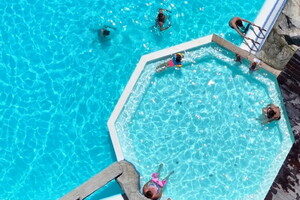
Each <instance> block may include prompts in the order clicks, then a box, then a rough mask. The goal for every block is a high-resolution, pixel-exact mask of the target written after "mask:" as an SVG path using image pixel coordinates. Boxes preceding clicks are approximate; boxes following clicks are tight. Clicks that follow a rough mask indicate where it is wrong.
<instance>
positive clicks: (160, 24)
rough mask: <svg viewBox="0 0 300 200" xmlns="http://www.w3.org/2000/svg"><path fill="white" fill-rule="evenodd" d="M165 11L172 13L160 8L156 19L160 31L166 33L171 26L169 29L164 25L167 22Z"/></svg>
mask: <svg viewBox="0 0 300 200" xmlns="http://www.w3.org/2000/svg"><path fill="white" fill-rule="evenodd" d="M164 11H167V12H171V11H169V10H167V9H163V8H160V9H159V10H158V15H157V18H156V25H157V26H158V27H159V30H160V31H165V30H167V29H168V28H170V27H171V24H169V25H168V26H167V27H164V24H165V22H166V16H165V14H164Z"/></svg>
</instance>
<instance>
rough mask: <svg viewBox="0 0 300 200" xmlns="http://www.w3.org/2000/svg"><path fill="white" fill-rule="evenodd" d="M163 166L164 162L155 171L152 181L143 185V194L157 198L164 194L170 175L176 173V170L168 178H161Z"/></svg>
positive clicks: (150, 197) (153, 199) (153, 198)
mask: <svg viewBox="0 0 300 200" xmlns="http://www.w3.org/2000/svg"><path fill="white" fill-rule="evenodd" d="M162 167H163V164H160V165H159V167H158V170H157V172H156V173H153V174H152V178H151V179H150V181H148V182H147V183H146V184H145V185H144V186H143V194H144V196H145V197H147V198H149V199H152V200H157V199H159V198H160V197H161V196H162V193H163V188H164V187H165V185H166V184H167V182H168V179H169V177H170V176H171V175H172V174H173V173H174V171H172V172H171V173H169V175H168V176H167V177H166V178H164V179H163V180H160V179H159V175H160V170H161V169H162Z"/></svg>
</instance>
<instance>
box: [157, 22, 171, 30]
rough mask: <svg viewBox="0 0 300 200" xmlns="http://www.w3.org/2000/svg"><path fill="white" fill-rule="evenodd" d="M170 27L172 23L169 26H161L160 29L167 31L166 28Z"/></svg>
mask: <svg viewBox="0 0 300 200" xmlns="http://www.w3.org/2000/svg"><path fill="white" fill-rule="evenodd" d="M170 27H171V24H170V25H169V26H167V27H163V26H159V30H160V31H165V30H167V29H168V28H170Z"/></svg>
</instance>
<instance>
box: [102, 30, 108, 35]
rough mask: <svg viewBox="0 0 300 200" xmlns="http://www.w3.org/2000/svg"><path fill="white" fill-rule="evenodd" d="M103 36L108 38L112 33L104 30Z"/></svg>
mask: <svg viewBox="0 0 300 200" xmlns="http://www.w3.org/2000/svg"><path fill="white" fill-rule="evenodd" d="M102 34H103V36H108V35H109V34H110V31H108V30H106V29H104V30H103V32H102Z"/></svg>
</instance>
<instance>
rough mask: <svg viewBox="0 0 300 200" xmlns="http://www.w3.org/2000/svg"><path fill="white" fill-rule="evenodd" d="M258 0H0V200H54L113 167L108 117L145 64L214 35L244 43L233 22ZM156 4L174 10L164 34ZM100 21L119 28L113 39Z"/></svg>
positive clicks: (251, 12) (250, 14)
mask: <svg viewBox="0 0 300 200" xmlns="http://www.w3.org/2000/svg"><path fill="white" fill-rule="evenodd" d="M262 4H263V1H260V0H256V1H253V2H251V3H249V2H248V3H245V2H244V1H242V0H239V1H234V2H233V1H228V2H225V1H222V2H221V1H217V0H213V1H211V0H210V1H208V0H205V1H201V2H195V1H191V2H189V1H183V2H179V3H178V2H177V1H163V2H161V1H147V2H144V1H133V0H130V1H126V2H124V1H121V0H119V1H108V0H106V1H91V0H84V1H71V0H62V1H43V0H41V1H32V0H26V1H25V0H21V1H19V0H18V1H17V0H12V1H1V2H0V11H1V13H3V14H2V15H1V17H0V20H1V24H2V26H1V27H0V32H1V35H0V38H1V40H0V44H1V47H2V52H1V55H0V58H1V61H0V71H1V73H0V88H1V91H2V92H1V95H0V98H1V106H0V109H1V110H0V111H1V112H0V118H1V121H0V123H1V125H0V129H1V130H0V146H1V151H0V175H1V187H0V199H13V200H16V199H23V198H28V199H32V200H34V199H58V198H59V197H61V196H63V195H64V194H65V193H67V192H68V191H70V190H71V189H73V188H75V187H76V186H78V185H79V184H81V183H82V182H84V181H85V180H87V179H89V178H90V177H91V176H93V175H94V174H96V173H97V172H99V171H100V170H101V169H103V168H105V167H106V166H108V165H109V164H110V163H112V162H114V161H115V160H116V158H115V155H114V152H113V149H112V146H111V144H110V138H109V135H108V130H107V127H106V121H107V119H108V118H109V115H110V113H111V111H112V110H113V108H114V105H115V104H116V102H117V100H118V98H119V96H120V94H121V92H122V90H123V88H124V86H125V85H126V83H127V81H128V79H129V77H130V75H131V73H132V71H133V69H134V68H135V65H136V63H137V62H138V60H139V58H140V57H141V56H142V55H143V54H145V53H148V52H152V51H156V50H159V49H162V48H164V47H168V46H172V45H175V44H178V43H180V42H185V41H188V40H191V39H194V38H198V37H201V36H204V35H207V34H210V33H213V32H214V33H217V34H219V35H222V36H223V37H225V38H227V39H228V40H230V41H234V42H235V43H236V44H238V43H239V42H240V38H239V37H238V36H237V35H236V34H235V33H234V31H233V30H231V29H228V26H227V22H228V20H229V19H230V18H231V17H232V16H234V15H240V16H243V17H245V18H247V19H249V20H251V21H253V20H254V18H255V16H256V15H257V13H258V11H259V9H260V8H261V6H262ZM159 7H165V8H168V9H171V10H172V14H171V22H172V27H171V29H170V30H168V31H166V32H164V33H161V34H160V33H158V32H157V31H156V30H154V29H150V28H151V27H152V25H153V23H154V18H155V16H156V12H157V9H158V8H159ZM220 13H222V15H221V14H220ZM215 14H216V15H215ZM183 22H184V23H183ZM100 24H108V25H112V26H115V27H116V28H117V31H116V32H115V33H113V34H114V35H113V37H112V39H111V40H110V41H107V42H104V43H99V42H98V40H97V33H96V32H95V29H97V28H99V27H100ZM117 192H119V191H117Z"/></svg>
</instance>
